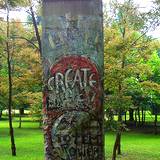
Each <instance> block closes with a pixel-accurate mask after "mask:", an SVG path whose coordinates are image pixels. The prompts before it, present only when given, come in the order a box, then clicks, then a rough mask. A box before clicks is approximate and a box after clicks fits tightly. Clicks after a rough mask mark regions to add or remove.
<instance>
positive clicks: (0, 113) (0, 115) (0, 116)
mask: <svg viewBox="0 0 160 160" xmlns="http://www.w3.org/2000/svg"><path fill="white" fill-rule="evenodd" d="M1 118H2V110H0V119H1Z"/></svg>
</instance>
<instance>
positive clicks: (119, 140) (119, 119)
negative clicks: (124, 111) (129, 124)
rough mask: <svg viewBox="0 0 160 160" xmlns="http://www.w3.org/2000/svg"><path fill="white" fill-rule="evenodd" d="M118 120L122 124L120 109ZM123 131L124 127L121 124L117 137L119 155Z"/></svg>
mask: <svg viewBox="0 0 160 160" xmlns="http://www.w3.org/2000/svg"><path fill="white" fill-rule="evenodd" d="M118 122H120V125H121V123H122V115H121V111H120V113H119V116H118ZM121 132H122V127H121V126H120V129H119V133H118V137H117V139H118V145H117V154H118V155H120V154H121Z"/></svg>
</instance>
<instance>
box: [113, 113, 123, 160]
mask: <svg viewBox="0 0 160 160" xmlns="http://www.w3.org/2000/svg"><path fill="white" fill-rule="evenodd" d="M118 122H120V123H121V122H122V116H121V112H119V114H118ZM120 125H121V124H120ZM121 132H122V127H121V126H120V128H119V129H118V131H117V134H116V140H115V143H114V148H113V154H112V160H116V153H117V154H121Z"/></svg>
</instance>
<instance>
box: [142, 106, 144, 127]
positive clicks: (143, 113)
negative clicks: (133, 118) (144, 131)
mask: <svg viewBox="0 0 160 160" xmlns="http://www.w3.org/2000/svg"><path fill="white" fill-rule="evenodd" d="M143 125H144V109H143V107H142V126H143Z"/></svg>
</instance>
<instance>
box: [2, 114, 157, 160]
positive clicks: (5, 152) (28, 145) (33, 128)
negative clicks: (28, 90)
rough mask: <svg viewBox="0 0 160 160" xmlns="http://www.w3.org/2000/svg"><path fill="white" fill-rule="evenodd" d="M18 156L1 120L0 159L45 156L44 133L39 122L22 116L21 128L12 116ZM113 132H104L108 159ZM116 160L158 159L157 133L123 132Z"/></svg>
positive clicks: (38, 159)
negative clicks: (14, 155) (120, 153)
mask: <svg viewBox="0 0 160 160" xmlns="http://www.w3.org/2000/svg"><path fill="white" fill-rule="evenodd" d="M13 120H14V123H13V124H14V129H15V141H16V146H17V156H16V157H12V156H11V150H10V138H9V129H8V121H7V120H0V160H44V149H43V148H44V145H43V133H42V130H41V129H40V128H39V123H38V122H33V121H32V119H31V118H30V117H24V118H23V120H24V122H23V123H22V128H21V129H19V128H18V125H19V123H18V118H17V117H16V118H14V119H13ZM114 140H115V134H114V133H112V132H107V133H106V134H105V143H106V145H105V152H106V159H107V160H111V155H112V149H113V144H114ZM117 160H160V135H157V136H156V135H154V134H142V133H135V132H127V133H123V136H122V155H121V156H118V159H117Z"/></svg>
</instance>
